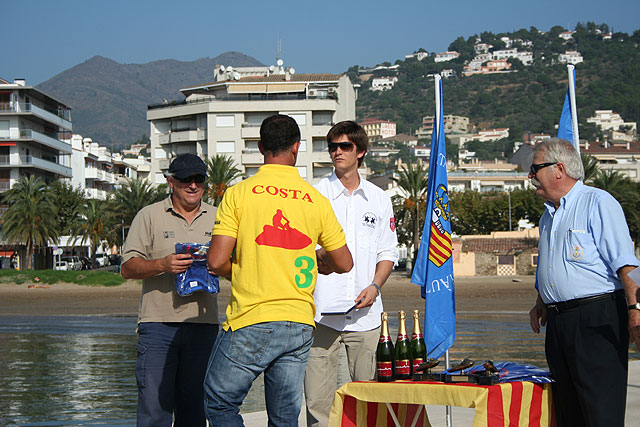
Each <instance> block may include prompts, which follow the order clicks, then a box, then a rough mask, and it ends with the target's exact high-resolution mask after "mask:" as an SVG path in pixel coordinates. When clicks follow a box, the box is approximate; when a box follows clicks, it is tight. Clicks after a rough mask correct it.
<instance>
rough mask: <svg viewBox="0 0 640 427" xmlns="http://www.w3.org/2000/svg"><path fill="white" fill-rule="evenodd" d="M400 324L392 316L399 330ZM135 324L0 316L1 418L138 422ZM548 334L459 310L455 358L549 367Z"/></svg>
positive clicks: (249, 406) (249, 403) (523, 319)
mask: <svg viewBox="0 0 640 427" xmlns="http://www.w3.org/2000/svg"><path fill="white" fill-rule="evenodd" d="M397 326H398V325H397V318H395V316H391V319H390V329H391V333H392V335H393V336H394V337H395V334H396V333H397ZM407 326H408V327H409V328H410V327H411V325H407ZM135 327H136V318H135V317H109V316H104V317H103V316H84V317H83V316H55V317H46V316H41V317H38V316H36V317H17V316H0V425H3V426H5V425H6V426H47V427H52V426H74V425H75V426H79V425H82V426H120V425H127V426H129V425H131V426H132V425H135V412H136V383H135V356H136V353H135V343H136V334H135ZM543 337H544V335H543V334H540V335H535V334H533V333H532V332H531V331H530V329H529V325H528V315H527V313H497V314H496V313H491V315H488V314H487V313H473V312H463V313H458V321H457V338H456V342H455V345H454V347H453V348H452V349H451V352H450V353H451V360H452V362H455V361H456V360H460V359H463V358H464V357H470V358H471V359H473V360H476V361H478V362H482V361H484V360H486V359H493V360H494V361H503V360H509V361H513V362H525V363H531V364H534V365H536V366H539V367H543V368H546V362H545V360H544V348H543V347H544V342H543ZM635 356H636V357H637V356H638V355H637V353H636V354H635ZM263 393H264V391H263V385H262V381H261V378H259V379H258V380H257V381H256V382H255V383H254V386H253V388H252V389H251V391H250V392H249V395H248V396H247V398H246V399H245V402H244V404H243V406H242V408H241V412H243V413H247V412H254V411H260V410H263V409H264V397H263Z"/></svg>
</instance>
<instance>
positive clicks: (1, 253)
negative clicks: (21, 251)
mask: <svg viewBox="0 0 640 427" xmlns="http://www.w3.org/2000/svg"><path fill="white" fill-rule="evenodd" d="M15 253H16V251H0V257H7V258H11V257H12V256H13V254H15Z"/></svg>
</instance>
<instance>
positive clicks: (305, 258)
mask: <svg viewBox="0 0 640 427" xmlns="http://www.w3.org/2000/svg"><path fill="white" fill-rule="evenodd" d="M213 234H214V235H223V236H230V237H234V238H235V239H236V251H235V256H234V259H233V266H232V270H231V275H232V277H231V300H230V302H229V305H228V306H227V319H226V321H225V322H224V324H223V325H222V326H223V328H224V329H225V330H228V329H229V328H231V330H236V329H239V328H243V327H245V326H249V325H253V324H256V323H263V322H276V321H291V322H297V323H305V324H308V325H312V326H315V323H314V321H313V316H314V315H315V306H314V304H313V291H314V289H315V286H316V277H317V272H318V269H317V262H316V254H315V248H316V244H320V245H321V246H322V247H323V248H324V249H325V250H327V251H333V250H336V249H338V248H340V247H342V246H344V245H345V244H346V242H345V237H344V232H343V230H342V227H341V226H340V224H339V223H338V220H337V219H336V216H335V214H334V213H333V209H332V208H331V204H330V203H329V200H327V199H326V198H325V197H324V196H323V195H322V194H320V192H318V191H317V190H316V189H315V188H313V187H312V186H311V185H310V184H309V183H307V182H306V181H304V180H303V179H302V178H300V175H299V174H298V170H297V169H296V168H294V167H293V166H283V165H272V164H269V165H264V166H262V167H261V168H260V169H259V170H258V173H256V174H255V175H254V176H252V177H251V178H248V179H246V180H245V181H242V182H240V183H238V184H236V185H234V186H232V187H230V188H229V189H228V190H227V191H226V192H225V195H224V198H223V199H222V202H221V203H220V206H219V207H218V212H217V215H216V221H215V225H214V227H213Z"/></svg>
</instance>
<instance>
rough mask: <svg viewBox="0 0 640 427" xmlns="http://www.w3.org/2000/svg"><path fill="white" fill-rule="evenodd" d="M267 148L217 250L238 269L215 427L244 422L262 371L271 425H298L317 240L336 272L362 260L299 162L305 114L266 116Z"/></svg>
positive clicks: (221, 225)
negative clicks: (300, 117) (299, 120)
mask: <svg viewBox="0 0 640 427" xmlns="http://www.w3.org/2000/svg"><path fill="white" fill-rule="evenodd" d="M258 146H259V148H260V152H261V153H262V154H263V155H264V163H265V164H264V166H262V167H261V168H260V170H259V171H258V173H257V174H256V175H254V176H253V177H251V178H249V179H247V180H245V181H243V182H241V183H239V184H236V185H234V186H233V187H231V188H229V189H228V190H227V192H226V193H225V195H224V198H223V199H222V202H221V204H220V206H219V208H218V213H217V216H216V221H215V226H214V228H213V237H212V239H211V248H210V250H209V255H208V265H209V268H210V269H211V270H213V271H214V272H215V273H216V274H218V275H221V276H229V275H231V301H230V302H229V305H228V307H227V311H226V314H227V319H226V321H225V322H224V324H223V331H222V332H221V333H220V334H219V335H218V338H217V340H216V343H215V345H214V348H213V351H212V353H211V357H210V359H209V366H208V369H207V376H206V379H205V384H204V387H205V406H206V412H207V419H208V420H209V424H210V425H211V426H214V427H215V426H219V425H224V426H230V425H238V426H241V425H243V424H242V417H241V416H240V415H239V407H240V405H241V404H242V401H243V400H244V398H245V396H246V395H247V393H248V391H249V388H250V387H251V384H252V383H253V381H254V380H255V379H256V377H258V375H260V374H261V373H264V384H265V387H264V389H265V401H266V406H267V414H268V416H269V424H270V425H291V426H293V425H297V424H298V416H299V414H300V405H301V403H302V381H303V379H304V371H305V365H306V362H307V358H308V357H309V348H310V347H311V343H312V340H313V327H314V325H315V323H314V320H313V318H314V314H315V306H314V303H313V291H314V289H315V284H316V277H317V261H316V255H315V248H316V244H319V245H320V246H322V247H323V248H324V249H325V250H326V251H327V254H328V255H329V261H330V262H331V263H332V264H334V265H333V266H332V267H334V268H335V269H336V271H338V272H347V271H349V270H351V268H352V267H353V260H352V258H351V253H350V252H349V249H348V248H347V245H346V241H345V238H344V232H343V230H342V227H341V226H340V224H339V223H338V220H337V219H336V217H335V214H334V213H333V209H332V208H331V204H330V203H329V201H328V200H327V199H326V198H325V197H324V196H322V195H321V194H320V192H318V191H317V190H316V189H314V188H313V187H312V186H311V185H310V184H308V183H307V182H305V181H304V180H303V179H302V178H301V177H300V175H299V174H298V171H297V169H296V168H295V167H294V165H295V163H296V158H297V155H298V149H299V148H300V129H299V128H298V125H297V124H296V122H295V120H293V119H292V118H291V117H288V116H284V115H274V116H271V117H268V118H267V119H265V120H264V122H263V123H262V126H261V127H260V143H259V144H258ZM234 248H235V255H234V258H233V260H232V261H231V260H230V258H231V255H232V253H233V250H234Z"/></svg>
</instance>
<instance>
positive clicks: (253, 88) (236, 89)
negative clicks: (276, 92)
mask: <svg viewBox="0 0 640 427" xmlns="http://www.w3.org/2000/svg"><path fill="white" fill-rule="evenodd" d="M228 91H229V93H266V92H267V85H266V84H256V85H249V84H231V85H229V89H228Z"/></svg>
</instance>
